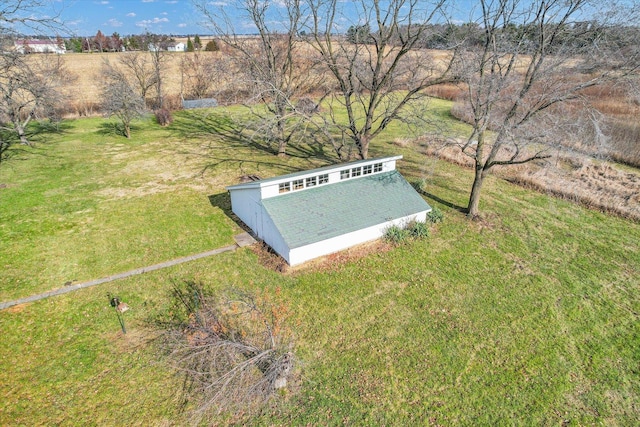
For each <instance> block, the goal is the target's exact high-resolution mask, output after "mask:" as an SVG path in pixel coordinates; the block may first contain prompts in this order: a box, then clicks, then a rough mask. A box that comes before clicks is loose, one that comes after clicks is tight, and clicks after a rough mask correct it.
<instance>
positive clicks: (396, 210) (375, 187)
mask: <svg viewBox="0 0 640 427" xmlns="http://www.w3.org/2000/svg"><path fill="white" fill-rule="evenodd" d="M262 204H263V206H264V208H265V209H266V211H267V212H268V213H269V215H270V217H271V219H272V220H273V222H274V224H275V226H276V227H277V228H278V230H279V232H280V234H281V235H282V236H283V238H284V240H285V242H286V243H287V245H288V246H289V248H290V249H294V248H299V247H301V246H305V245H308V244H311V243H315V242H319V241H322V240H326V239H329V238H332V237H336V236H340V235H342V234H345V233H349V232H352V231H356V230H360V229H363V228H367V227H372V226H374V225H378V224H382V223H384V222H387V221H390V220H392V219H397V218H402V217H405V216H408V215H413V214H417V213H419V212H424V211H429V210H431V207H430V206H429V205H428V204H427V203H426V202H425V201H424V200H423V199H422V197H420V195H419V194H418V193H417V192H416V191H415V190H414V188H413V187H411V185H410V184H409V183H408V182H407V181H406V180H405V179H404V178H403V177H402V175H400V173H399V172H398V171H397V170H394V171H391V172H385V173H379V174H373V175H368V176H365V177H361V178H356V179H349V180H345V181H344V182H339V183H336V184H330V185H323V186H319V187H317V188H311V189H306V190H303V191H295V192H292V193H287V194H284V195H280V196H277V197H272V198H269V199H264V200H263V201H262Z"/></svg>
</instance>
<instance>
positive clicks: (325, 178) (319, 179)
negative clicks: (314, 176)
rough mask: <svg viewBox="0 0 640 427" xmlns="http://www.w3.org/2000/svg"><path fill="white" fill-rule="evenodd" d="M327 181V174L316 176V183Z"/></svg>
mask: <svg viewBox="0 0 640 427" xmlns="http://www.w3.org/2000/svg"><path fill="white" fill-rule="evenodd" d="M327 182H329V174H326V173H325V174H322V175H319V176H318V184H326V183H327Z"/></svg>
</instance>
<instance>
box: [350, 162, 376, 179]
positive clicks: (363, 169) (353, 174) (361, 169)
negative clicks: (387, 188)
mask: <svg viewBox="0 0 640 427" xmlns="http://www.w3.org/2000/svg"><path fill="white" fill-rule="evenodd" d="M377 172H382V163H375V164H373V165H366V166H358V167H355V168H351V169H345V170H342V171H340V179H349V178H357V177H359V176H361V175H369V174H372V173H377Z"/></svg>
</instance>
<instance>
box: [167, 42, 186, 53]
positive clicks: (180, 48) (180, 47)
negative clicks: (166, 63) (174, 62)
mask: <svg viewBox="0 0 640 427" xmlns="http://www.w3.org/2000/svg"><path fill="white" fill-rule="evenodd" d="M185 49H186V45H185V44H184V43H182V42H179V43H172V44H169V45H167V50H168V51H169V52H184V51H185Z"/></svg>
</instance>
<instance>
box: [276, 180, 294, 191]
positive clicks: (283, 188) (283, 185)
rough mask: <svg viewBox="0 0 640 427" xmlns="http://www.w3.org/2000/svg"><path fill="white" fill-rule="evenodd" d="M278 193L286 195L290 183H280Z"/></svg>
mask: <svg viewBox="0 0 640 427" xmlns="http://www.w3.org/2000/svg"><path fill="white" fill-rule="evenodd" d="M278 191H279V192H280V193H288V192H289V191H291V183H290V182H282V183H280V185H278Z"/></svg>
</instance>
